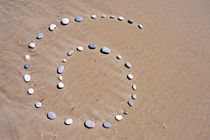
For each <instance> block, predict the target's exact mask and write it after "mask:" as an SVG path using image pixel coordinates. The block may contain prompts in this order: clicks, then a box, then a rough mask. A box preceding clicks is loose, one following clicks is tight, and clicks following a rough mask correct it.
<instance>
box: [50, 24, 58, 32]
mask: <svg viewBox="0 0 210 140" xmlns="http://www.w3.org/2000/svg"><path fill="white" fill-rule="evenodd" d="M56 27H57V25H56V24H50V27H49V30H50V31H53V30H54V29H55V28H56Z"/></svg>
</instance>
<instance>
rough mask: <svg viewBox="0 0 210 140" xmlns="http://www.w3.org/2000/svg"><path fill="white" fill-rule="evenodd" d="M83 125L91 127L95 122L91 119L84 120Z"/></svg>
mask: <svg viewBox="0 0 210 140" xmlns="http://www.w3.org/2000/svg"><path fill="white" fill-rule="evenodd" d="M85 127H87V128H93V127H95V123H94V122H93V121H91V120H86V121H85Z"/></svg>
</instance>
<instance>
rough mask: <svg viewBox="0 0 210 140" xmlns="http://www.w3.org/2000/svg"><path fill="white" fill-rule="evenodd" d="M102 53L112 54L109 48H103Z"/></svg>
mask: <svg viewBox="0 0 210 140" xmlns="http://www.w3.org/2000/svg"><path fill="white" fill-rule="evenodd" d="M101 52H102V53H104V54H109V53H110V52H111V50H110V49H109V48H107V47H103V48H101Z"/></svg>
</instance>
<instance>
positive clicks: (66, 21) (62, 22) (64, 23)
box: [61, 18, 69, 25]
mask: <svg viewBox="0 0 210 140" xmlns="http://www.w3.org/2000/svg"><path fill="white" fill-rule="evenodd" d="M61 24H62V25H67V24H69V19H68V18H63V19H62V20H61Z"/></svg>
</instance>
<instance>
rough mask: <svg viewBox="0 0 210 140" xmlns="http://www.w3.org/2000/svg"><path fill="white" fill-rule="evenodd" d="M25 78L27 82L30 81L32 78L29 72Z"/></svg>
mask: <svg viewBox="0 0 210 140" xmlns="http://www.w3.org/2000/svg"><path fill="white" fill-rule="evenodd" d="M24 80H25V82H29V81H30V80H31V76H30V75H28V74H25V75H24Z"/></svg>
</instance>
